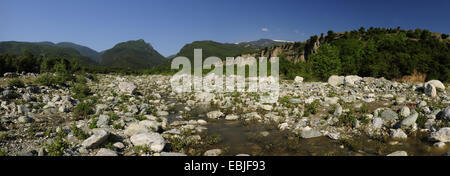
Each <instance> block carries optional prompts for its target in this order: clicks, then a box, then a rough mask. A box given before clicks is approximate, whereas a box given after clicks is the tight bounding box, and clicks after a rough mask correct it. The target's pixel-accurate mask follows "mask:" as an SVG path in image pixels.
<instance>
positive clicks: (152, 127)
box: [139, 120, 160, 131]
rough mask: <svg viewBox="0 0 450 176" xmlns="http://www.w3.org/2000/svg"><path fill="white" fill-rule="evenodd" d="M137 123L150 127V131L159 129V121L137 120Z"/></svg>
mask: <svg viewBox="0 0 450 176" xmlns="http://www.w3.org/2000/svg"><path fill="white" fill-rule="evenodd" d="M139 125H141V126H144V127H146V128H147V129H150V130H152V131H158V130H159V126H160V125H159V123H158V122H156V121H152V120H143V121H140V122H139Z"/></svg>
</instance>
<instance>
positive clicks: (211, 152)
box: [203, 149, 222, 156]
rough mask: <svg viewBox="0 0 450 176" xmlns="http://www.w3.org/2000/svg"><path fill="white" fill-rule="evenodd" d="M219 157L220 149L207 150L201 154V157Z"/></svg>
mask: <svg viewBox="0 0 450 176" xmlns="http://www.w3.org/2000/svg"><path fill="white" fill-rule="evenodd" d="M220 155H222V150H221V149H212V150H208V151H206V152H205V153H204V154H203V156H220Z"/></svg>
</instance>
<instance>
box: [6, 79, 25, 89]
mask: <svg viewBox="0 0 450 176" xmlns="http://www.w3.org/2000/svg"><path fill="white" fill-rule="evenodd" d="M8 86H10V87H25V84H24V83H23V81H22V80H21V79H19V78H14V79H11V80H9V81H8Z"/></svg>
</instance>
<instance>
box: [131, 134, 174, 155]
mask: <svg viewBox="0 0 450 176" xmlns="http://www.w3.org/2000/svg"><path fill="white" fill-rule="evenodd" d="M130 141H131V143H132V144H133V145H134V146H147V147H149V148H150V150H152V151H153V152H157V153H159V152H161V151H162V150H163V149H164V146H165V145H166V140H165V139H164V138H163V137H162V136H161V134H159V133H154V132H148V133H140V134H136V135H133V136H131V138H130Z"/></svg>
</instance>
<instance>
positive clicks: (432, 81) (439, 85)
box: [424, 80, 445, 90]
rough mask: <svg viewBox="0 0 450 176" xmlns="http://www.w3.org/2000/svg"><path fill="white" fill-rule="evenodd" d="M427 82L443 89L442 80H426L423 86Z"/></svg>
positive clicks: (425, 85)
mask: <svg viewBox="0 0 450 176" xmlns="http://www.w3.org/2000/svg"><path fill="white" fill-rule="evenodd" d="M429 84H431V85H433V86H434V87H435V88H436V89H440V90H445V86H444V84H442V82H441V81H439V80H431V81H428V82H426V83H425V84H424V87H427V85H429Z"/></svg>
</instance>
